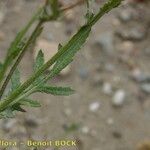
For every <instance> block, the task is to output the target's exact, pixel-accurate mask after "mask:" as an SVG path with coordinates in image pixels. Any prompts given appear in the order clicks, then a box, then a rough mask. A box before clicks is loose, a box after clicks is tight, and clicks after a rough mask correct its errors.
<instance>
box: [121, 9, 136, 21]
mask: <svg viewBox="0 0 150 150" xmlns="http://www.w3.org/2000/svg"><path fill="white" fill-rule="evenodd" d="M132 17H133V15H132V11H131V10H130V9H124V10H122V11H121V12H120V13H119V19H120V20H121V21H123V22H128V21H130V20H131V19H132Z"/></svg>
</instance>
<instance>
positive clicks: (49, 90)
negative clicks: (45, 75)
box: [37, 86, 74, 96]
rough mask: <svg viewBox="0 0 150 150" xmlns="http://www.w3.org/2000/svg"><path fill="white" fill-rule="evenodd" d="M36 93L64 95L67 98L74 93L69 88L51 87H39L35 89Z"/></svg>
mask: <svg viewBox="0 0 150 150" xmlns="http://www.w3.org/2000/svg"><path fill="white" fill-rule="evenodd" d="M37 91H38V92H42V93H47V94H52V95H60V96H62V95H64V96H68V95H71V94H73V93H74V90H72V89H71V88H70V87H51V86H41V87H38V88H37Z"/></svg>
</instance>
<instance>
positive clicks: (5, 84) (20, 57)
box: [0, 21, 43, 99]
mask: <svg viewBox="0 0 150 150" xmlns="http://www.w3.org/2000/svg"><path fill="white" fill-rule="evenodd" d="M42 23H43V22H42V21H39V23H38V24H37V26H36V28H35V30H34V31H33V32H32V34H31V36H30V38H29V39H28V41H27V43H26V44H25V46H24V47H23V49H22V51H21V53H20V54H19V56H18V58H17V60H16V62H15V63H14V65H13V66H12V68H11V69H10V71H9V73H8V75H7V77H6V80H5V81H4V83H3V85H2V88H1V90H0V99H1V97H2V95H3V93H4V91H5V89H6V86H7V85H8V83H9V80H10V79H11V76H12V74H13V73H14V71H15V70H16V68H17V66H18V64H19V63H20V61H21V60H22V58H23V56H24V54H25V52H26V50H27V48H28V47H29V45H30V44H31V43H32V42H33V39H34V37H35V34H37V31H38V30H39V29H40V28H41V26H42Z"/></svg>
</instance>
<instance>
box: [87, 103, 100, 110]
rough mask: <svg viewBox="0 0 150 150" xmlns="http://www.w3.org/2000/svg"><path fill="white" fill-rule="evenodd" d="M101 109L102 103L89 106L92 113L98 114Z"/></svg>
mask: <svg viewBox="0 0 150 150" xmlns="http://www.w3.org/2000/svg"><path fill="white" fill-rule="evenodd" d="M99 108H100V103H99V102H93V103H91V104H90V105H89V110H90V111H91V112H96V111H97V110H98V109H99Z"/></svg>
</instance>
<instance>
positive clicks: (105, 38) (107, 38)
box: [95, 32, 114, 53]
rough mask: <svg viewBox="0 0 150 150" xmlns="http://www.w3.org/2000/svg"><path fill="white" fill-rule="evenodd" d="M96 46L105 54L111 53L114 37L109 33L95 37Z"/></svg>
mask: <svg viewBox="0 0 150 150" xmlns="http://www.w3.org/2000/svg"><path fill="white" fill-rule="evenodd" d="M95 44H96V45H99V46H100V47H101V48H102V49H103V50H104V51H106V52H109V53H111V52H113V50H114V35H113V33H111V32H104V33H102V34H101V35H100V36H99V37H97V40H96V43H95Z"/></svg>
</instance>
